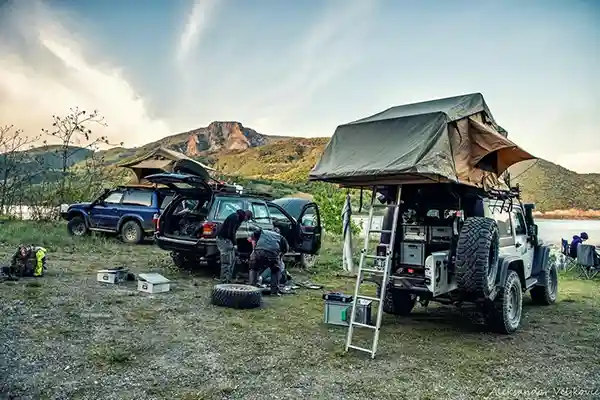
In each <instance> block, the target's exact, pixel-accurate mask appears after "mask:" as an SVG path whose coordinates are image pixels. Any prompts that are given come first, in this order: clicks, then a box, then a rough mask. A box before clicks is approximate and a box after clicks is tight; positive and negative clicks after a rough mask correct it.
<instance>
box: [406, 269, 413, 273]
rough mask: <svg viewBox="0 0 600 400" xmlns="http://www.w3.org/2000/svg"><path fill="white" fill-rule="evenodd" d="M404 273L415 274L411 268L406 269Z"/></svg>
mask: <svg viewBox="0 0 600 400" xmlns="http://www.w3.org/2000/svg"><path fill="white" fill-rule="evenodd" d="M406 272H408V273H409V274H414V273H415V270H414V269H412V268H408V269H407V270H406Z"/></svg>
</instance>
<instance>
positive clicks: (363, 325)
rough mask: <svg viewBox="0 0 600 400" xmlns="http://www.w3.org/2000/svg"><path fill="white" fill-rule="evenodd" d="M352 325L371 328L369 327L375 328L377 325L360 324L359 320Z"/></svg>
mask: <svg viewBox="0 0 600 400" xmlns="http://www.w3.org/2000/svg"><path fill="white" fill-rule="evenodd" d="M353 325H354V326H359V327H361V328H371V329H377V327H376V326H373V325H367V324H361V323H360V322H355V323H354V324H353Z"/></svg>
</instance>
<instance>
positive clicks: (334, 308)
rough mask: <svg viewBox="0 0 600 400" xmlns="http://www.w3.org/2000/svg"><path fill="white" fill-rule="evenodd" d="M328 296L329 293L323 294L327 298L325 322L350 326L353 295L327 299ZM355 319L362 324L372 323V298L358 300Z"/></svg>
mask: <svg viewBox="0 0 600 400" xmlns="http://www.w3.org/2000/svg"><path fill="white" fill-rule="evenodd" d="M327 297H328V296H327V295H323V298H324V299H325V316H324V320H325V323H326V324H330V325H340V326H348V325H349V324H350V313H351V312H352V296H348V295H341V297H340V298H339V299H337V298H335V297H334V296H331V297H333V299H327ZM336 297H337V296H336ZM354 320H355V321H356V322H359V323H361V324H366V325H371V301H370V300H364V299H359V300H358V302H357V304H356V315H355V318H354Z"/></svg>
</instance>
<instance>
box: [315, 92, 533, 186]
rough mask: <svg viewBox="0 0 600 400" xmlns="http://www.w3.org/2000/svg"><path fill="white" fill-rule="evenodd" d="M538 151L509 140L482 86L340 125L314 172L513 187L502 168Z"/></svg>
mask: <svg viewBox="0 0 600 400" xmlns="http://www.w3.org/2000/svg"><path fill="white" fill-rule="evenodd" d="M534 158H535V157H534V156H532V155H531V154H529V153H528V152H526V151H525V150H523V149H521V148H520V147H519V146H517V145H516V144H515V143H513V142H511V141H510V140H509V139H508V134H507V132H506V131H505V130H504V129H503V128H502V127H500V126H499V125H498V124H497V123H496V121H495V120H494V118H493V116H492V113H491V112H490V110H489V108H488V106H487V104H486V102H485V100H484V99H483V96H482V95H481V94H480V93H473V94H466V95H461V96H456V97H449V98H444V99H438V100H432V101H426V102H421V103H414V104H407V105H403V106H397V107H392V108H389V109H387V110H385V111H382V112H380V113H377V114H375V115H372V116H370V117H367V118H363V119H360V120H358V121H354V122H350V123H347V124H344V125H340V126H338V127H337V129H336V130H335V133H334V134H333V137H332V138H331V140H330V141H329V144H328V145H327V147H326V148H325V151H324V152H323V154H322V156H321V159H320V160H319V161H318V163H317V164H316V166H315V167H314V168H313V169H312V170H311V172H310V174H309V180H311V181H324V182H330V183H336V184H339V185H341V186H344V187H355V188H358V187H368V186H376V185H377V186H380V185H399V184H416V183H420V184H423V183H458V184H462V185H467V186H471V187H476V188H481V189H484V190H489V189H500V190H503V189H508V187H507V186H506V185H505V184H504V182H502V179H501V178H502V176H503V174H505V173H507V169H508V168H509V167H510V166H511V165H513V164H516V163H517V162H520V161H525V160H529V159H534Z"/></svg>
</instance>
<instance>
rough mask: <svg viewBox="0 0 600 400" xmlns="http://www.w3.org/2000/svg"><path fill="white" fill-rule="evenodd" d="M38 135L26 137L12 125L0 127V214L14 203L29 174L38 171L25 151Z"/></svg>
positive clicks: (37, 138) (21, 192)
mask: <svg viewBox="0 0 600 400" xmlns="http://www.w3.org/2000/svg"><path fill="white" fill-rule="evenodd" d="M37 140H39V136H38V137H26V136H25V135H24V134H23V131H21V130H20V129H15V128H14V126H12V125H7V126H3V127H0V214H3V213H4V212H5V211H6V207H7V206H12V205H15V202H16V201H17V200H18V199H20V198H21V196H22V195H23V192H24V190H25V189H24V186H26V185H27V183H28V182H29V180H30V178H31V176H32V175H33V174H35V173H37V172H38V170H37V166H35V163H32V159H31V157H30V156H29V154H28V153H27V150H29V149H30V148H32V146H33V143H34V142H36V141H37Z"/></svg>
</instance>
